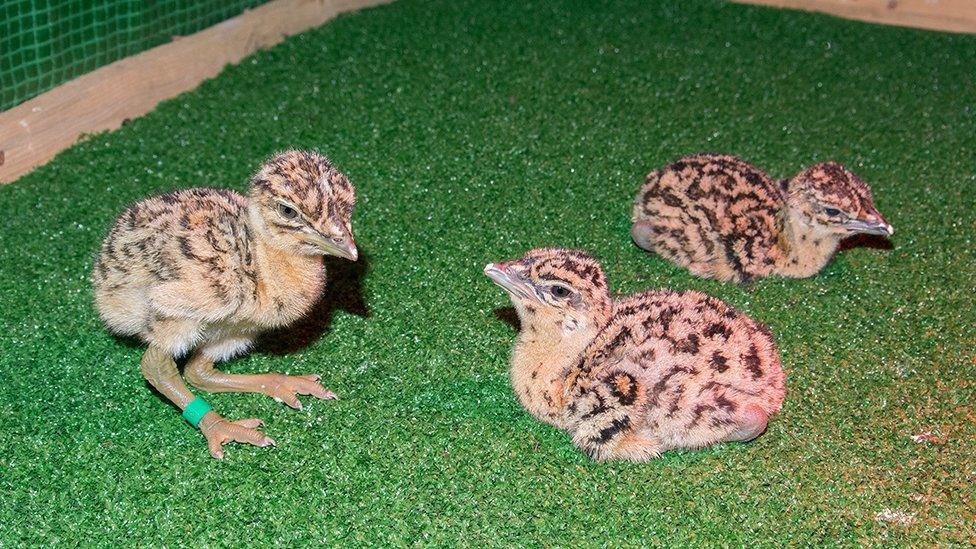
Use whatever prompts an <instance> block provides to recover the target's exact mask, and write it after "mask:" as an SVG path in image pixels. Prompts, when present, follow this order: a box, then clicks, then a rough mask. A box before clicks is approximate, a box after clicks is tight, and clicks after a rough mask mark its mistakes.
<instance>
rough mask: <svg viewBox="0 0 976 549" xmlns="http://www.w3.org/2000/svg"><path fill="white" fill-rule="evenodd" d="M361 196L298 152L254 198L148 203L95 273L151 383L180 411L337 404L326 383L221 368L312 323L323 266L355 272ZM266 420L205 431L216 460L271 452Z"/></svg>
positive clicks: (208, 194) (211, 196)
mask: <svg viewBox="0 0 976 549" xmlns="http://www.w3.org/2000/svg"><path fill="white" fill-rule="evenodd" d="M355 201H356V197H355V191H354V189H353V187H352V185H351V184H350V183H349V181H348V179H346V177H345V176H344V175H343V174H342V173H340V172H339V171H338V170H337V169H336V168H335V167H333V165H332V164H331V163H330V162H329V161H328V160H327V159H326V158H324V157H322V156H320V155H318V154H316V153H313V152H307V151H288V152H284V153H281V154H278V155H276V156H274V157H273V158H271V159H270V160H268V161H267V162H266V163H265V164H264V165H263V166H262V167H261V169H260V170H259V171H258V172H257V174H255V175H254V177H253V179H252V182H251V189H250V195H249V197H247V198H245V197H243V196H241V195H239V194H236V193H234V192H231V191H225V190H214V189H187V190H182V191H176V192H173V193H170V194H165V195H162V196H156V197H152V198H147V199H145V200H142V201H140V202H137V203H136V204H134V205H132V206H131V207H129V209H127V210H126V211H125V212H123V213H122V215H121V216H119V218H118V220H116V222H115V226H114V227H112V229H111V231H110V232H109V233H108V236H107V237H106V238H105V241H104V242H103V243H102V247H101V250H100V252H99V255H98V259H97V261H96V262H95V268H94V272H93V282H94V286H95V302H96V305H97V307H98V312H99V314H100V315H101V317H102V320H104V321H105V324H106V325H107V326H108V328H109V329H110V330H112V331H113V332H115V333H118V334H122V335H130V336H137V337H139V338H140V339H142V340H143V341H145V342H146V343H148V344H149V348H148V349H147V350H146V353H145V355H144V356H143V358H142V372H143V374H144V375H145V377H146V380H148V381H149V383H150V384H151V385H152V386H153V387H155V388H156V389H157V390H159V392H160V393H162V394H163V395H165V396H166V397H167V398H168V399H169V400H171V401H172V402H173V403H174V404H176V405H177V406H178V407H179V408H180V409H181V410H183V409H185V408H186V406H187V405H188V404H189V403H190V402H191V401H192V400H193V399H194V395H193V394H192V393H191V392H190V391H189V390H187V388H186V386H185V385H184V384H183V381H182V380H181V378H180V375H179V372H178V370H177V367H176V364H175V362H174V360H173V359H174V357H179V356H181V355H184V354H187V353H188V352H190V351H193V355H192V357H191V358H190V359H189V362H188V363H187V365H186V368H185V375H186V379H187V381H189V382H190V384H192V385H193V386H194V387H197V388H200V389H203V390H206V391H215V392H227V391H233V392H256V393H263V394H266V395H268V396H271V397H273V398H275V399H277V400H279V401H283V402H285V403H286V404H288V405H289V406H292V407H293V408H299V409H300V408H301V403H300V402H299V400H298V398H297V396H296V395H297V394H302V395H313V396H316V397H318V398H335V395H334V394H333V393H332V392H331V391H329V390H327V389H325V388H324V387H322V386H321V385H320V384H319V383H318V380H319V376H317V375H302V376H287V375H282V374H262V375H236V374H226V373H223V372H221V371H219V370H216V369H215V368H214V362H217V361H222V360H227V359H229V358H231V357H233V356H235V355H237V354H240V353H242V352H244V351H246V350H247V349H248V348H249V347H250V346H251V343H252V342H253V341H254V338H255V336H256V335H257V334H258V333H259V332H261V331H263V330H266V329H268V328H274V327H279V326H284V325H287V324H289V323H291V322H293V321H294V320H296V319H298V318H299V317H301V316H303V315H305V314H306V313H307V312H308V311H309V309H310V308H311V307H312V305H313V304H314V303H315V302H316V301H317V300H318V298H319V296H320V294H321V292H322V288H323V286H324V284H325V280H326V277H325V270H324V266H323V262H322V256H323V255H334V256H339V257H344V258H346V259H350V260H353V261H355V260H356V258H357V250H356V245H355V243H354V241H353V235H352V226H351V224H350V221H351V216H352V211H353V206H354V205H355ZM260 425H261V421H260V420H257V419H248V420H242V421H229V420H225V419H223V418H222V417H221V416H220V415H218V414H217V413H216V412H213V411H211V412H209V413H207V414H206V415H205V416H204V417H203V419H202V420H201V421H200V425H199V426H200V429H201V430H202V432H203V434H204V436H206V438H207V443H208V445H209V447H210V452H211V454H212V455H213V456H214V457H216V458H221V457H223V448H222V447H223V444H224V443H226V442H229V441H237V442H245V443H250V444H254V445H257V446H268V445H269V444H274V441H273V440H272V439H270V438H269V437H267V436H265V435H264V434H263V433H261V432H260V431H258V430H257V429H256V428H257V427H258V426H260Z"/></svg>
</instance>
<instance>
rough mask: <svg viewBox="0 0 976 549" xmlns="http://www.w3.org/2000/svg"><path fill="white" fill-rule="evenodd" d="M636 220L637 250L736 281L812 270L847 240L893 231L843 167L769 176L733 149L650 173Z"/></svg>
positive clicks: (808, 273) (826, 165) (863, 188)
mask: <svg viewBox="0 0 976 549" xmlns="http://www.w3.org/2000/svg"><path fill="white" fill-rule="evenodd" d="M632 221H633V222H634V224H633V227H632V228H631V236H632V237H633V239H634V242H636V243H637V245H638V246H640V247H641V248H644V249H645V250H648V251H652V252H654V253H656V254H658V255H660V256H661V257H663V258H665V259H667V260H669V261H671V262H672V263H675V264H677V265H680V266H682V267H687V268H688V270H690V271H691V273H692V274H694V275H695V276H700V277H703V278H716V279H718V280H723V281H735V282H745V281H749V280H751V279H753V278H760V277H764V276H769V275H779V276H784V277H793V278H806V277H809V276H813V275H815V274H817V273H818V272H820V270H821V269H823V267H824V266H825V265H826V264H827V262H828V261H830V258H831V257H832V256H833V255H834V252H836V251H837V247H838V245H839V244H840V242H841V240H843V239H844V238H846V237H848V236H851V235H855V234H874V235H882V236H890V235H892V234H893V233H894V229H893V228H892V227H891V225H889V224H888V222H887V221H885V219H884V218H883V217H882V216H881V214H880V213H878V210H877V209H876V208H875V207H874V201H873V199H872V197H871V189H870V188H869V187H868V186H867V184H866V183H864V182H863V181H862V180H861V179H860V178H858V177H857V176H856V175H854V174H853V173H851V172H850V171H849V170H847V168H845V167H843V166H841V165H840V164H837V163H835V162H824V163H821V164H817V165H815V166H813V167H811V168H808V169H806V170H804V171H802V172H800V173H799V174H797V175H796V176H794V177H793V178H792V179H784V180H782V181H779V182H774V181H773V180H771V179H770V178H769V177H768V176H767V175H766V174H764V173H763V172H761V171H760V170H759V169H757V168H755V167H753V166H751V165H750V164H747V163H746V162H743V161H742V160H740V159H738V158H736V157H734V156H725V155H713V154H698V155H692V156H687V157H684V158H682V159H680V160H678V161H677V162H674V163H673V164H671V165H670V166H667V167H666V168H664V169H662V170H658V171H655V172H651V174H650V175H648V176H647V180H646V181H645V183H644V185H643V186H642V187H641V189H640V191H639V192H638V194H637V199H636V201H635V203H634V211H633V216H632Z"/></svg>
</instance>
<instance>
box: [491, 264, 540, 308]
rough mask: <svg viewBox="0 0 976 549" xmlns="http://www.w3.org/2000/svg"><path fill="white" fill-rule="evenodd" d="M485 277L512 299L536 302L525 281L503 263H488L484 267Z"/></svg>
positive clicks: (533, 293)
mask: <svg viewBox="0 0 976 549" xmlns="http://www.w3.org/2000/svg"><path fill="white" fill-rule="evenodd" d="M485 275H487V276H488V278H490V279H491V280H492V281H493V282H494V283H495V284H498V285H499V286H501V287H502V289H504V290H505V291H506V292H508V293H509V294H511V295H512V296H513V297H518V298H520V299H530V300H532V301H538V299H536V297H535V292H533V291H532V290H531V289H530V288H529V285H528V284H527V283H526V282H525V280H524V279H523V278H522V277H520V276H519V275H518V274H516V273H514V272H512V270H511V268H509V267H508V266H507V265H505V264H504V263H489V264H488V265H486V266H485Z"/></svg>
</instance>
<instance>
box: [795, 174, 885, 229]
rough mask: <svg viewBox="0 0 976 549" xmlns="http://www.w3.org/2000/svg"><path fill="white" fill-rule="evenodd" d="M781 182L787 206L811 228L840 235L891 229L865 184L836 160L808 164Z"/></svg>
mask: <svg viewBox="0 0 976 549" xmlns="http://www.w3.org/2000/svg"><path fill="white" fill-rule="evenodd" d="M782 184H783V188H784V190H785V191H786V194H787V202H788V203H789V205H790V208H791V209H793V210H794V211H795V212H797V213H799V215H801V216H802V217H803V218H804V219H805V221H806V222H807V223H808V224H810V225H812V226H814V227H818V228H821V229H823V230H824V231H826V232H829V233H834V234H837V235H839V236H841V237H843V236H847V235H853V234H875V235H882V236H890V235H891V234H893V233H894V232H895V230H894V228H893V227H892V226H891V225H890V224H889V223H888V222H887V221H885V218H884V217H882V215H881V213H879V212H878V210H877V208H875V207H874V199H873V198H872V196H871V188H870V187H868V185H867V183H865V182H864V181H862V180H861V178H859V177H858V176H856V175H854V174H853V173H851V171H850V170H848V169H847V168H845V167H844V166H841V165H840V164H837V163H836V162H823V163H820V164H816V165H814V166H811V167H810V168H807V169H806V170H803V171H802V172H800V173H799V174H797V175H796V176H794V177H793V178H792V179H789V180H787V181H784V182H783V183H782Z"/></svg>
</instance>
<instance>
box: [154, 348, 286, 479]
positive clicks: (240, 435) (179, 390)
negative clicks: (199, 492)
mask: <svg viewBox="0 0 976 549" xmlns="http://www.w3.org/2000/svg"><path fill="white" fill-rule="evenodd" d="M141 368H142V375H143V376H145V378H146V381H148V382H149V384H150V385H152V386H153V387H154V388H155V389H156V390H157V391H159V392H160V393H162V394H163V396H165V397H166V398H168V399H169V400H170V401H171V402H172V403H173V404H176V405H177V406H178V407H179V408H180V410H185V409H186V407H187V405H189V404H190V402H192V401H193V400H194V398H196V397H195V396H194V395H193V393H191V392H190V391H189V390H188V389H187V388H186V385H184V384H183V380H182V379H180V373H179V371H178V370H177V369H176V363H175V362H173V357H172V355H170V354H169V353H168V352H167V351H164V350H163V349H161V348H159V347H157V346H155V345H150V346H149V348H148V349H146V353H145V354H144V355H142V362H141ZM259 426H261V420H259V419H254V418H251V419H242V420H239V421H228V420H226V419H224V418H222V417H220V415H218V414H217V412H214V411H213V410H211V411H209V412H207V414H206V415H205V416H203V418H202V419H201V420H200V431H201V432H202V433H203V436H204V437H206V439H207V446H208V447H209V448H210V455H212V456H213V457H215V458H217V459H221V458H223V457H224V450H223V446H224V444H226V443H228V442H231V441H234V442H243V443H246V444H253V445H255V446H260V447H265V446H273V445H274V444H275V441H274V440H272V439H271V438H270V437H268V436H265V434H264V433H262V432H261V431H258V430H257V427H259Z"/></svg>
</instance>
